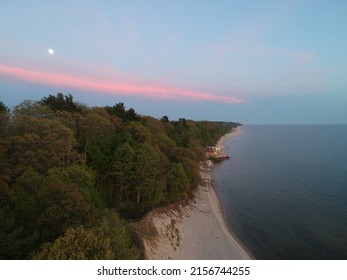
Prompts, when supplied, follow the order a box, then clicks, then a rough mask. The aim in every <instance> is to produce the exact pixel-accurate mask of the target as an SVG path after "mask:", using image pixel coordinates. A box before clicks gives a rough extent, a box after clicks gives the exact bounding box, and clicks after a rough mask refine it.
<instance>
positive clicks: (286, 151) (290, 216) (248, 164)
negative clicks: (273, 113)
mask: <svg viewBox="0 0 347 280" xmlns="http://www.w3.org/2000/svg"><path fill="white" fill-rule="evenodd" d="M240 131H241V132H240V134H239V135H235V136H233V137H231V138H230V139H229V140H227V141H226V143H225V144H226V145H227V148H226V149H225V150H224V152H225V153H226V154H228V155H229V156H230V157H231V159H230V160H227V161H223V162H220V163H216V164H215V165H214V169H213V175H214V181H215V182H214V184H215V187H216V189H217V192H218V193H219V194H220V197H221V200H222V203H223V205H224V208H225V212H226V216H227V219H228V222H229V224H230V226H231V228H232V230H233V231H234V233H235V235H237V236H238V238H239V239H240V240H241V241H242V242H243V243H244V245H245V246H246V247H247V248H248V249H249V250H250V251H251V252H252V253H253V255H254V256H255V258H257V259H347V125H259V126H256V125H254V126H242V127H240Z"/></svg>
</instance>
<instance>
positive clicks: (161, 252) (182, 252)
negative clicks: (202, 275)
mask: <svg viewBox="0 0 347 280" xmlns="http://www.w3.org/2000/svg"><path fill="white" fill-rule="evenodd" d="M231 135H235V134H234V132H233V133H231V134H227V135H225V136H223V138H222V139H221V140H220V141H219V142H218V145H219V146H221V145H223V143H224V141H225V140H226V139H228V138H229V137H230V136H231ZM211 168H212V162H211V161H207V162H206V163H204V164H202V165H201V176H202V184H201V185H200V186H199V187H198V189H197V190H196V192H195V195H194V199H193V200H191V201H189V202H186V203H180V204H175V205H171V206H168V207H165V208H159V209H155V210H153V211H152V212H151V213H149V214H148V215H147V216H146V217H145V218H144V219H143V220H142V221H141V222H140V223H138V224H137V225H136V227H137V228H138V229H140V228H141V230H137V231H138V232H141V239H142V241H143V246H144V251H145V258H146V259H151V260H160V259H175V260H193V259H196V260H206V259H211V260H231V259H235V260H240V259H251V258H252V256H251V255H250V254H249V253H248V252H247V251H246V250H245V248H244V247H243V246H242V245H241V244H240V242H239V241H238V240H237V239H236V238H235V237H234V236H233V235H232V233H231V231H230V229H229V226H228V224H227V222H226V220H225V215H224V211H223V207H222V205H221V202H220V199H219V197H218V195H217V193H216V191H215V190H214V189H213V187H212V173H211ZM143 229H146V230H145V231H144V230H143ZM143 233H145V234H143Z"/></svg>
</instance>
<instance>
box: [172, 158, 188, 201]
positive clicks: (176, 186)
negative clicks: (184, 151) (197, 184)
mask: <svg viewBox="0 0 347 280" xmlns="http://www.w3.org/2000/svg"><path fill="white" fill-rule="evenodd" d="M188 189H189V179H188V177H187V174H186V172H185V171H184V169H183V166H182V164H181V163H173V164H172V167H171V170H170V171H169V174H168V178H167V190H168V192H169V194H168V197H169V199H170V201H174V202H175V201H178V200H180V199H182V198H183V197H184V195H185V194H186V193H187V191H188Z"/></svg>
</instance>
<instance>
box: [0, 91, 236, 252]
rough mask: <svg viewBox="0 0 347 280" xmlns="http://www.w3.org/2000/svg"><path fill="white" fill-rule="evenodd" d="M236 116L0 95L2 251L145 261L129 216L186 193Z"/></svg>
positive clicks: (61, 96)
mask: <svg viewBox="0 0 347 280" xmlns="http://www.w3.org/2000/svg"><path fill="white" fill-rule="evenodd" d="M237 125H238V124H236V123H224V122H208V121H203V122H195V121H191V120H185V119H180V120H179V121H177V122H175V121H170V120H169V118H168V117H167V116H164V117H163V118H161V120H157V119H155V118H152V117H149V116H140V115H138V114H137V113H136V112H135V110H134V109H132V108H130V109H128V110H127V109H126V107H125V106H124V104H123V103H118V104H115V105H114V106H113V107H109V106H107V107H92V108H90V107H87V106H84V105H81V104H77V103H75V102H74V100H73V97H72V95H67V96H66V95H64V94H62V93H58V94H57V95H56V96H54V95H49V96H48V97H44V98H42V99H41V100H40V101H38V102H35V101H31V100H26V101H23V102H22V103H21V104H19V105H18V106H15V107H14V109H13V110H12V111H10V110H9V108H8V107H6V106H5V104H4V103H3V102H0V220H1V224H0V259H30V258H34V259H70V258H71V259H137V258H140V256H141V253H140V250H139V249H138V248H137V247H136V246H135V243H134V241H133V238H132V236H131V234H130V232H129V231H128V228H127V226H126V223H125V222H124V219H134V218H140V217H141V216H143V215H144V214H145V213H147V212H148V211H149V210H151V209H153V208H154V207H156V206H159V205H165V204H167V203H172V202H176V201H179V200H181V199H183V198H184V197H186V196H188V195H189V194H190V193H191V192H192V191H193V190H194V188H195V187H196V186H197V185H198V184H199V181H200V176H199V161H201V160H204V158H205V157H204V152H203V147H204V146H205V145H209V144H213V143H215V142H216V141H217V140H218V139H219V138H220V137H221V136H222V135H223V134H225V133H226V132H228V131H229V130H231V128H232V127H235V126H237Z"/></svg>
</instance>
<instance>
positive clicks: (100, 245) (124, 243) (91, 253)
mask: <svg viewBox="0 0 347 280" xmlns="http://www.w3.org/2000/svg"><path fill="white" fill-rule="evenodd" d="M139 257H140V251H139V250H138V249H137V248H136V246H135V245H134V243H133V241H132V238H131V236H130V234H129V231H128V230H127V228H126V226H125V224H124V222H122V220H121V219H120V218H119V216H118V215H117V214H116V213H113V212H110V213H108V214H107V215H106V216H105V217H104V218H103V219H102V220H101V221H100V222H99V223H97V224H96V225H95V226H94V227H92V228H85V227H83V226H78V227H76V228H69V229H67V231H66V232H65V234H64V236H62V237H59V238H58V239H56V240H55V241H54V242H51V243H46V244H44V245H43V246H41V248H40V250H39V251H38V252H37V253H36V254H34V256H33V259H53V260H54V259H55V260H60V259H62V260H66V259H70V260H98V259H100V260H103V259H108V260H109V259H113V260H132V259H139Z"/></svg>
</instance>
